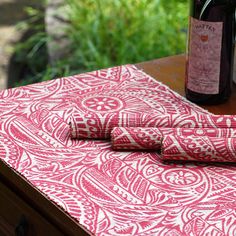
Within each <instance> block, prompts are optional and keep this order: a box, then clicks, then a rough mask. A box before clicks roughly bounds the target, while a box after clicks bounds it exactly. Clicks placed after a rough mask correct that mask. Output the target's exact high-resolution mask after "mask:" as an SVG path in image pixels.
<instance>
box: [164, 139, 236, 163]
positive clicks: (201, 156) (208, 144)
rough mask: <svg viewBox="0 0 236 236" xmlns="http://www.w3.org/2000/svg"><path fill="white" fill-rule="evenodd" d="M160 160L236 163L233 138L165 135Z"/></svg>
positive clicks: (235, 146)
mask: <svg viewBox="0 0 236 236" xmlns="http://www.w3.org/2000/svg"><path fill="white" fill-rule="evenodd" d="M160 158H161V159H162V160H185V161H205V162H236V138H235V137H230V138H229V137H210V136H181V135H166V136H164V137H163V140H162V148H161V155H160Z"/></svg>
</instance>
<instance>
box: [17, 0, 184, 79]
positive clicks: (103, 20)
mask: <svg viewBox="0 0 236 236" xmlns="http://www.w3.org/2000/svg"><path fill="white" fill-rule="evenodd" d="M65 2H66V9H67V11H66V12H67V14H68V20H69V22H70V24H69V26H68V28H67V35H68V40H69V41H70V44H69V45H70V46H69V47H70V48H69V51H70V53H69V54H68V57H66V58H64V59H63V60H61V61H58V62H57V64H56V65H54V67H53V68H52V67H51V66H50V65H45V63H44V69H43V70H42V69H40V70H41V71H35V72H36V73H35V75H30V76H34V77H37V78H39V77H41V80H47V79H52V78H55V77H58V76H65V75H68V74H75V73H80V72H84V71H91V70H96V69H100V68H106V67H111V66H114V65H120V64H127V63H137V62H141V61H146V60H150V59H155V58H160V57H164V56H169V55H175V54H179V53H183V52H184V51H185V44H186V31H187V30H186V29H187V18H188V3H187V2H188V1H187V0H182V1H181V0H169V1H165V0H128V1H127V0H114V1H111V0H83V1H78V0H65ZM31 27H32V25H31ZM41 36H42V37H41V38H37V43H36V44H35V45H32V43H30V44H29V40H30V39H29V40H28V41H26V42H24V44H25V45H28V46H29V47H30V50H29V48H28V49H27V50H25V51H26V52H27V56H26V57H29V56H30V59H31V62H32V61H33V60H32V59H33V58H34V56H35V55H37V51H38V50H39V49H40V47H43V46H45V45H43V44H45V43H46V42H47V40H50V39H48V38H47V36H45V34H41ZM32 37H35V35H33V36H32ZM37 37H40V33H38V34H37ZM31 42H32V40H31ZM39 42H40V43H41V44H40V45H39ZM18 53H22V55H23V52H20V51H18ZM36 58H37V56H36ZM38 61H40V60H38ZM31 64H32V63H31ZM32 66H33V65H31V67H32ZM32 71H34V70H33V69H32Z"/></svg>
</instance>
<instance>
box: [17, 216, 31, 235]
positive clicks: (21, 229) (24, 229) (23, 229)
mask: <svg viewBox="0 0 236 236" xmlns="http://www.w3.org/2000/svg"><path fill="white" fill-rule="evenodd" d="M28 228H29V224H28V221H27V220H26V217H25V216H21V218H20V221H19V223H18V225H17V226H16V228H15V235H16V236H27V233H28Z"/></svg>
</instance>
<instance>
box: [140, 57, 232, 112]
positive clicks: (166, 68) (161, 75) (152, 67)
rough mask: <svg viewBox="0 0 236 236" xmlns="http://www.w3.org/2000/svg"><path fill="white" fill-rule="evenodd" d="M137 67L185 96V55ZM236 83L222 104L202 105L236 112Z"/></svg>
mask: <svg viewBox="0 0 236 236" xmlns="http://www.w3.org/2000/svg"><path fill="white" fill-rule="evenodd" d="M137 67H138V68H139V69H143V70H144V71H145V72H146V73H147V74H149V75H151V76H152V77H154V78H156V79H157V80H159V81H161V82H163V83H164V84H166V85H167V86H169V87H170V88H171V89H172V90H174V91H176V92H177V93H179V94H180V95H182V96H184V95H185V92H184V83H185V82H184V80H185V55H178V56H171V57H166V58H161V59H157V60H152V61H147V62H142V63H138V64H137ZM234 103H236V85H235V84H233V85H232V95H231V97H230V99H229V100H228V101H227V102H225V103H223V104H220V105H209V106H201V107H203V108H205V109H207V110H208V111H210V112H212V113H214V114H229V115H234V114H236V105H234Z"/></svg>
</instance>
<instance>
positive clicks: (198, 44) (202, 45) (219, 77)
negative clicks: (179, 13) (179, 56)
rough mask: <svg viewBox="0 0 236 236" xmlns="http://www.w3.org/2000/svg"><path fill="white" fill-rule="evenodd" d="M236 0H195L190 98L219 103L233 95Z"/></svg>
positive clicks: (191, 22) (190, 39)
mask: <svg viewBox="0 0 236 236" xmlns="http://www.w3.org/2000/svg"><path fill="white" fill-rule="evenodd" d="M235 6H236V0H191V4H190V19H189V35H188V52H187V63H186V80H185V93H186V98H187V99H188V100H190V101H192V102H195V103H198V104H218V103H222V102H224V101H226V100H227V99H228V98H229V97H230V94H231V84H232V76H233V58H234V25H235V21H234V20H235V14H234V12H235Z"/></svg>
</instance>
